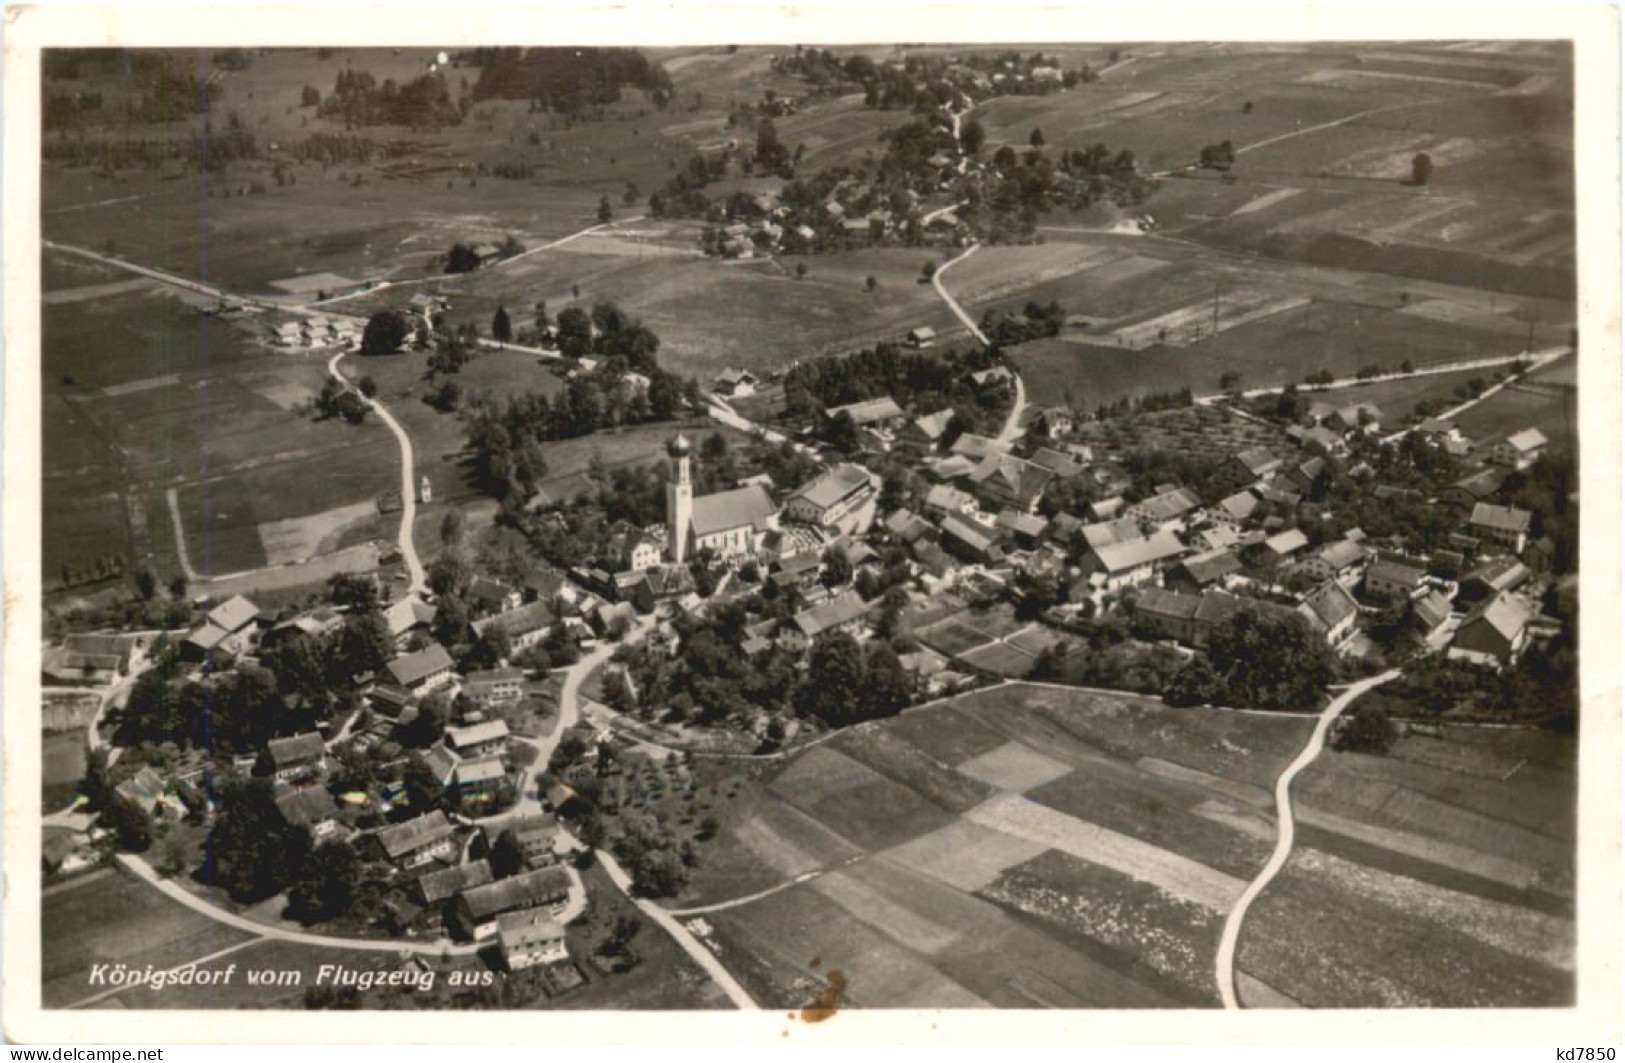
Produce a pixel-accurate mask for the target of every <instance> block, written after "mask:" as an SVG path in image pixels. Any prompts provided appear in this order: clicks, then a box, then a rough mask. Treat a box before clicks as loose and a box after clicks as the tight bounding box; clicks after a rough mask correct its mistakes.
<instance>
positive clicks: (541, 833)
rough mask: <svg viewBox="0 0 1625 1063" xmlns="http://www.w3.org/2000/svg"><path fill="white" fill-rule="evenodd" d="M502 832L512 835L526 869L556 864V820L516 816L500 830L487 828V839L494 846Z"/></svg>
mask: <svg viewBox="0 0 1625 1063" xmlns="http://www.w3.org/2000/svg"><path fill="white" fill-rule="evenodd" d="M504 831H507V832H511V833H512V834H513V838H514V841H515V842H517V843H518V844H519V851H520V852H521V853H523V854H524V857H525V866H526V867H529V868H538V867H547V866H548V865H550V864H556V863H558V861H559V854H558V849H557V846H558V841H559V825H558V822H557V821H556V820H554V819H552V818H550V817H548V816H517V817H515V818H514V819H511V820H509V821H508V822H506V823H504V824H502V825H501V827H500V828H497V827H492V828H488V829H487V831H486V836H487V839H488V840H489V841H490V843H491V844H493V845H494V844H496V839H497V837H498V836H499V835H501V834H502V833H503V832H504ZM493 832H494V833H493Z"/></svg>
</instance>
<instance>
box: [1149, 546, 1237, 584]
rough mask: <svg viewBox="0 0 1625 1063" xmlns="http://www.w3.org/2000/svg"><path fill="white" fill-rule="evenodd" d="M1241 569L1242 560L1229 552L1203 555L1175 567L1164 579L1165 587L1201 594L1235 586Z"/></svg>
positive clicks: (1188, 559)
mask: <svg viewBox="0 0 1625 1063" xmlns="http://www.w3.org/2000/svg"><path fill="white" fill-rule="evenodd" d="M1241 569H1242V563H1241V558H1239V557H1237V556H1236V555H1235V554H1233V553H1230V552H1229V551H1220V552H1218V553H1210V554H1203V555H1201V556H1200V557H1192V558H1187V559H1186V560H1184V561H1182V562H1180V563H1179V564H1177V565H1175V566H1174V567H1173V568H1172V569H1170V570H1169V572H1168V574H1167V575H1166V576H1164V577H1163V585H1164V586H1166V587H1168V588H1169V589H1171V590H1176V591H1181V592H1185V593H1189V594H1201V593H1202V592H1203V591H1205V590H1209V589H1211V588H1229V587H1232V586H1234V585H1235V584H1236V583H1237V582H1238V579H1239V577H1240V574H1241Z"/></svg>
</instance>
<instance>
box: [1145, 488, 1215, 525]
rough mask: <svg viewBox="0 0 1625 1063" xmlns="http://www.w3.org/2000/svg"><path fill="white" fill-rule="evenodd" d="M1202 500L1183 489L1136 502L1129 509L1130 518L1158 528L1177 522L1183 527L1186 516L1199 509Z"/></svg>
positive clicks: (1165, 492)
mask: <svg viewBox="0 0 1625 1063" xmlns="http://www.w3.org/2000/svg"><path fill="white" fill-rule="evenodd" d="M1201 504H1202V500H1201V499H1200V498H1197V497H1196V493H1195V492H1194V491H1189V490H1186V489H1185V488H1183V487H1178V488H1175V489H1174V490H1172V491H1164V492H1162V493H1161V494H1157V495H1152V496H1151V497H1150V498H1147V499H1144V500H1142V501H1140V502H1136V503H1135V504H1134V505H1132V506H1130V507H1129V509H1128V516H1129V517H1130V518H1132V519H1134V520H1137V521H1144V522H1148V523H1150V524H1153V525H1155V526H1156V527H1159V528H1161V527H1166V526H1167V525H1169V524H1173V523H1175V522H1178V523H1180V524H1181V525H1183V523H1184V520H1183V519H1182V518H1186V515H1187V514H1189V513H1190V512H1191V511H1192V510H1194V509H1197V508H1198V507H1200V506H1201Z"/></svg>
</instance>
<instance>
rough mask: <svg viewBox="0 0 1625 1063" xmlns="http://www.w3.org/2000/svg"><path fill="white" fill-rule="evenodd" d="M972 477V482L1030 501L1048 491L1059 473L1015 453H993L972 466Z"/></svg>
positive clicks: (1022, 500) (1025, 501) (1024, 501)
mask: <svg viewBox="0 0 1625 1063" xmlns="http://www.w3.org/2000/svg"><path fill="white" fill-rule="evenodd" d="M970 478H971V482H972V483H975V484H978V485H980V486H982V487H991V488H995V489H997V490H1000V491H1003V492H1007V493H1009V494H1010V495H1012V496H1014V497H1015V498H1016V499H1017V500H1018V501H1020V502H1022V503H1024V504H1028V503H1031V502H1032V501H1033V500H1034V499H1036V498H1037V497H1038V496H1039V495H1041V494H1043V493H1044V488H1046V487H1048V486H1049V482H1050V481H1051V480H1053V479H1055V474H1054V473H1053V472H1051V471H1050V470H1048V469H1046V468H1044V467H1042V466H1040V465H1035V464H1033V463H1032V462H1030V461H1024V460H1022V459H1021V458H1018V457H1016V456H1014V455H1012V454H989V455H987V456H986V457H984V458H983V459H982V460H981V463H980V464H978V465H977V466H976V468H974V469H972V470H971V474H970Z"/></svg>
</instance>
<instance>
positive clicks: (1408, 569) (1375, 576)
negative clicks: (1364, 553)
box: [1365, 557, 1427, 602]
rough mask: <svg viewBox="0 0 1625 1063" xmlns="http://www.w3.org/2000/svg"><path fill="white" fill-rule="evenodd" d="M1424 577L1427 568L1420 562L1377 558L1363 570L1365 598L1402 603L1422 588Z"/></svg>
mask: <svg viewBox="0 0 1625 1063" xmlns="http://www.w3.org/2000/svg"><path fill="white" fill-rule="evenodd" d="M1426 575H1427V568H1426V567H1425V566H1423V564H1422V563H1421V562H1420V561H1417V562H1405V561H1400V560H1396V559H1393V558H1387V557H1379V558H1377V560H1376V561H1374V562H1372V564H1371V567H1370V568H1368V569H1366V570H1365V593H1366V597H1368V598H1376V599H1378V600H1379V601H1385V602H1397V601H1404V600H1406V599H1408V598H1411V597H1413V596H1414V595H1415V594H1416V593H1417V591H1419V590H1420V589H1421V588H1422V580H1423V578H1424V577H1425V576H1426Z"/></svg>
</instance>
